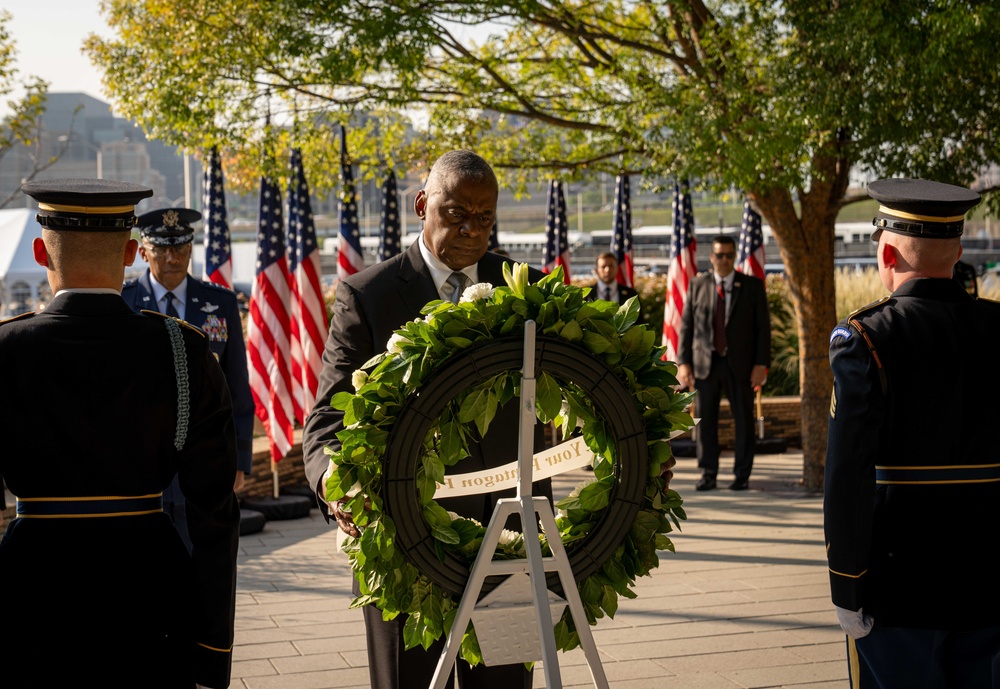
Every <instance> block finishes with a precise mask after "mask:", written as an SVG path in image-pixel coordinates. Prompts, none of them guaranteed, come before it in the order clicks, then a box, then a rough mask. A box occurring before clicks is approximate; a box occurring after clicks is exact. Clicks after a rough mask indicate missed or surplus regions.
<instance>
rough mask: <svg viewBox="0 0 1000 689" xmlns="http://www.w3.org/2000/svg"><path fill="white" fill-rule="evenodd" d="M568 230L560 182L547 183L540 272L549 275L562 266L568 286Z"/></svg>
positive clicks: (564, 199) (564, 200)
mask: <svg viewBox="0 0 1000 689" xmlns="http://www.w3.org/2000/svg"><path fill="white" fill-rule="evenodd" d="M568 234H569V230H568V226H567V223H566V197H565V196H564V195H563V188H562V182H559V181H558V180H554V179H553V180H550V181H549V209H548V213H547V214H546V216H545V250H544V252H543V254H542V262H543V265H542V272H543V273H551V272H552V271H554V270H555V269H556V266H562V269H563V282H565V283H566V284H567V285H568V284H569V282H570V280H569V237H568Z"/></svg>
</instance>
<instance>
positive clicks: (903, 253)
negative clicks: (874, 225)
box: [878, 232, 962, 292]
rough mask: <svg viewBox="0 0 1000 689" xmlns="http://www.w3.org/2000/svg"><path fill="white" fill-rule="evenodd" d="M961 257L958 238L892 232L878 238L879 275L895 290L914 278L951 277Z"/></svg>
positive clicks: (960, 241) (959, 239)
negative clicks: (931, 237) (930, 237)
mask: <svg viewBox="0 0 1000 689" xmlns="http://www.w3.org/2000/svg"><path fill="white" fill-rule="evenodd" d="M961 256H962V239H961V237H949V238H945V239H938V238H935V239H929V238H926V237H913V236H910V235H904V234H898V233H895V232H883V233H882V235H881V237H879V248H878V258H879V276H880V277H881V278H882V284H883V285H885V287H886V289H888V290H889V291H891V292H894V291H895V290H896V289H898V288H899V286H900V285H902V284H903V283H904V282H906V281H908V280H912V279H914V278H950V277H951V276H952V271H953V270H954V268H955V263H956V262H957V261H958V259H959V258H961Z"/></svg>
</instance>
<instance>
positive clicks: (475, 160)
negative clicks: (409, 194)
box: [424, 149, 500, 196]
mask: <svg viewBox="0 0 1000 689" xmlns="http://www.w3.org/2000/svg"><path fill="white" fill-rule="evenodd" d="M458 181H461V182H463V183H464V182H468V183H471V184H474V185H477V186H479V185H490V186H491V187H493V188H494V189H499V187H500V185H499V183H498V182H497V176H496V174H495V173H494V172H493V168H492V167H490V164H489V163H487V162H486V160H485V159H484V158H483V157H482V156H480V155H479V154H477V153H473V152H472V151H466V150H463V149H459V150H455V151H448V152H447V153H445V154H444V155H442V156H441V157H440V158H438V159H437V161H436V162H435V163H434V165H433V166H432V167H431V171H430V174H429V175H428V176H427V182H426V183H425V184H424V190H425V191H426V192H427V195H428V196H430V195H432V194H434V193H437V192H439V191H441V190H442V189H443V188H450V187H451V186H452V185H454V184H455V183H456V182H458Z"/></svg>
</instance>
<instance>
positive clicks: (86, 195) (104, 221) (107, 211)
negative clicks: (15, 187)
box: [21, 179, 153, 232]
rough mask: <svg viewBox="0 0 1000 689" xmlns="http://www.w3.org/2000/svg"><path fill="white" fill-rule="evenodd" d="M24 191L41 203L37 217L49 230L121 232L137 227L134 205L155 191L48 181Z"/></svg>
mask: <svg viewBox="0 0 1000 689" xmlns="http://www.w3.org/2000/svg"><path fill="white" fill-rule="evenodd" d="M21 191H22V192H24V193H25V194H27V195H28V196H30V197H31V198H33V199H34V200H35V201H37V202H38V214H37V215H36V216H35V217H36V219H37V220H38V223H39V224H40V225H41V226H42V227H47V228H48V229H50V230H79V231H87V232H121V231H127V230H131V229H132V226H133V224H135V205H136V204H137V203H139V201H141V200H142V199H144V198H148V197H150V196H152V195H153V190H152V189H150V188H149V187H144V186H142V185H140V184H132V183H131V182H117V181H115V180H111V179H45V180H38V181H33V182H26V183H24V184H22V185H21Z"/></svg>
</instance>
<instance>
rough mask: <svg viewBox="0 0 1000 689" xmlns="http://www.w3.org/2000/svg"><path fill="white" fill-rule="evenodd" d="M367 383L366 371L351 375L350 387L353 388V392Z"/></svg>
mask: <svg viewBox="0 0 1000 689" xmlns="http://www.w3.org/2000/svg"><path fill="white" fill-rule="evenodd" d="M367 382H368V373H367V372H366V371H360V370H359V371H355V372H354V373H352V374H351V385H353V386H354V390H355V392H357V391H358V390H360V389H361V388H362V387H364V384H365V383H367Z"/></svg>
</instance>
